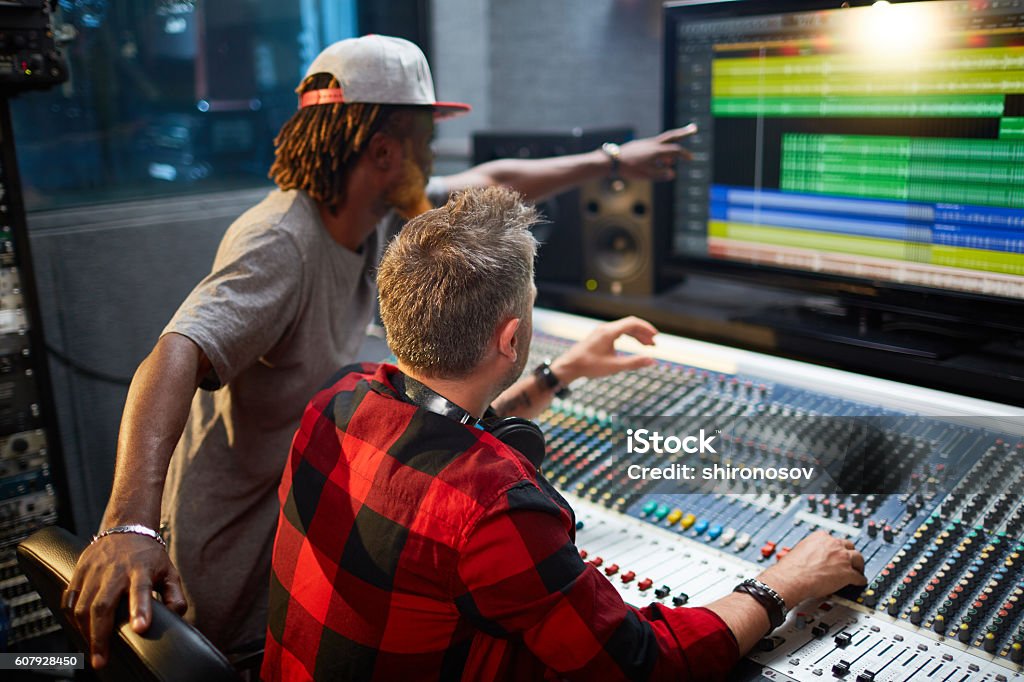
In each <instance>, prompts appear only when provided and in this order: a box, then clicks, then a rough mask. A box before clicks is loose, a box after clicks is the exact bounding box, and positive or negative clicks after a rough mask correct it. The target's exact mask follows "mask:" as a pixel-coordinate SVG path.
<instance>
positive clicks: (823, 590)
mask: <svg viewBox="0 0 1024 682" xmlns="http://www.w3.org/2000/svg"><path fill="white" fill-rule="evenodd" d="M759 580H761V582H763V583H765V584H766V585H768V586H770V587H772V588H773V589H774V590H775V591H776V592H778V593H779V594H780V595H781V596H782V599H783V600H784V601H785V602H786V606H787V607H789V608H792V607H794V606H796V605H797V604H798V603H800V602H802V601H804V600H805V599H817V598H820V597H826V596H828V595H830V594H832V593H833V592H837V591H838V590H841V589H842V588H844V587H846V586H847V585H866V584H867V579H866V578H865V577H864V557H863V556H861V553H860V552H858V551H857V550H856V549H854V547H853V543H852V542H850V541H849V540H842V539H840V538H836V537H833V536H831V535H829V534H828V533H826V532H825V531H821V530H819V531H816V532H814V533H812V534H811V535H808V536H807V537H806V538H804V539H803V540H801V541H800V542H799V543H798V544H797V545H796V547H794V548H793V550H792V551H791V552H789V554H787V555H786V556H785V557H783V558H782V559H781V560H780V561H779V562H778V563H777V564H775V565H774V566H772V567H771V568H769V569H768V570H766V571H765V572H764V573H762V574H761V575H760V576H759Z"/></svg>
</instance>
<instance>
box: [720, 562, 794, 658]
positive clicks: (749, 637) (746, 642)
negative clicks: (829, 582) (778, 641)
mask: <svg viewBox="0 0 1024 682" xmlns="http://www.w3.org/2000/svg"><path fill="white" fill-rule="evenodd" d="M790 568H792V567H790ZM757 579H758V580H760V581H761V582H763V583H765V584H766V585H768V586H769V587H771V588H772V589H773V590H775V591H776V592H777V593H778V594H779V596H780V597H782V600H783V601H784V602H785V603H786V606H787V608H792V607H794V606H796V605H797V604H799V603H800V602H802V601H803V600H804V599H805V598H807V597H808V596H810V595H809V593H808V589H807V587H806V585H804V584H803V583H802V581H801V580H800V579H799V574H796V573H794V572H793V571H792V570H787V569H785V568H783V567H780V566H779V565H778V564H776V565H775V566H773V567H772V568H769V569H768V570H766V571H764V572H763V573H761V575H759V576H757ZM707 609H708V610H709V611H714V612H715V613H716V614H718V617H719V618H721V619H722V620H723V621H725V624H726V625H728V626H729V629H730V630H731V631H732V634H733V636H734V637H735V638H736V644H737V645H738V646H739V649H740V654H741V655H743V654H746V653H747V652H748V651H750V650H751V649H753V648H754V645H755V644H757V643H758V642H759V641H760V640H761V638H762V637H764V635H765V633H766V632H768V629H769V627H770V626H771V621H770V620H769V619H768V612H767V611H766V610H765V608H764V606H763V605H761V604H760V603H759V602H758V601H757V600H756V599H754V598H753V597H751V596H750V595H749V594H746V593H744V592H733V593H732V594H729V595H727V596H725V597H722V598H721V599H719V600H717V601H715V602H712V603H711V604H709V605H708V606H707Z"/></svg>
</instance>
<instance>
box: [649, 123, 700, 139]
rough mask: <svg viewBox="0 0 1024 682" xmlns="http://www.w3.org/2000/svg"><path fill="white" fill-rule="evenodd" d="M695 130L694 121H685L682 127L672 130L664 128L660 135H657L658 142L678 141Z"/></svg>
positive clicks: (694, 132)
mask: <svg viewBox="0 0 1024 682" xmlns="http://www.w3.org/2000/svg"><path fill="white" fill-rule="evenodd" d="M696 132H697V124H696V123H687V124H686V125H684V126H683V127H682V128H674V129H672V130H666V131H665V132H663V133H662V134H661V135H658V142H678V141H679V140H681V139H683V138H684V137H689V136H690V135H694V134H696Z"/></svg>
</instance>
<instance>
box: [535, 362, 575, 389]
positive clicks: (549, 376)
mask: <svg viewBox="0 0 1024 682" xmlns="http://www.w3.org/2000/svg"><path fill="white" fill-rule="evenodd" d="M533 376H535V377H537V381H539V382H540V385H541V386H543V387H544V388H546V389H547V390H549V391H554V392H555V395H556V396H558V397H559V398H565V397H568V395H569V393H570V391H569V387H568V386H564V385H562V382H561V381H559V379H558V377H557V376H555V372H554V370H552V369H551V362H550V361H548V360H545V361H544V362H542V363H540V364H539V365H537V367H536V368H534V370H533Z"/></svg>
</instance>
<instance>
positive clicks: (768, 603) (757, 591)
mask: <svg viewBox="0 0 1024 682" xmlns="http://www.w3.org/2000/svg"><path fill="white" fill-rule="evenodd" d="M733 592H745V593H747V594H749V595H750V596H751V597H753V598H754V599H756V600H757V603H758V604H760V605H761V606H763V607H764V610H765V611H767V612H768V621H769V622H770V623H771V626H772V630H774V629H775V628H777V627H779V626H780V625H782V624H783V623H784V622H786V602H785V601H784V600H783V599H782V597H781V596H780V595H779V593H778V592H776V591H775V590H773V589H772V588H770V587H768V586H767V585H765V584H764V583H763V582H761V581H760V580H756V579H754V578H747V579H746V580H744V581H743V582H741V583H740V584H739V585H737V586H736V587H735V588H733ZM769 632H771V630H769Z"/></svg>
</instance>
